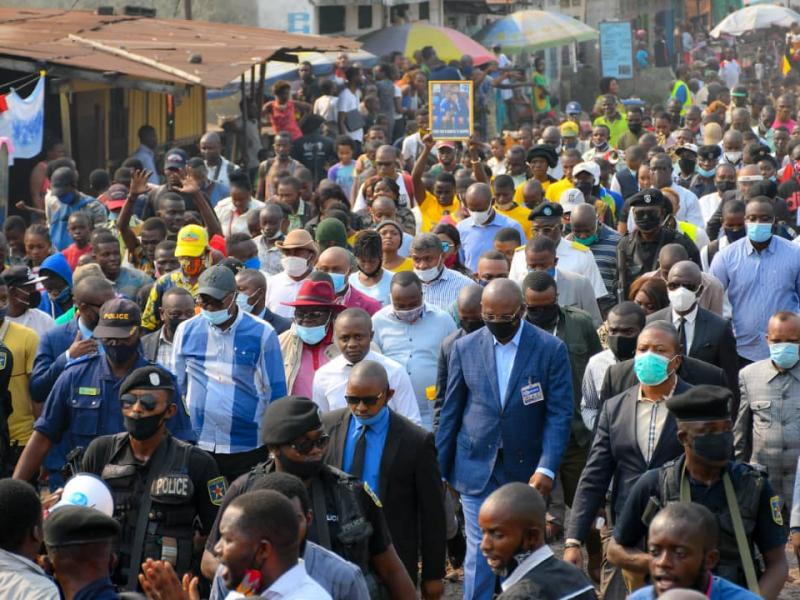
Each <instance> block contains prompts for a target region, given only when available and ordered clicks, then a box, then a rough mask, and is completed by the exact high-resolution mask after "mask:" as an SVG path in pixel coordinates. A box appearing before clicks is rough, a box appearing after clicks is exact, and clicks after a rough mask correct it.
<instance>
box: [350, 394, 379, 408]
mask: <svg viewBox="0 0 800 600" xmlns="http://www.w3.org/2000/svg"><path fill="white" fill-rule="evenodd" d="M381 396H383V394H378V395H377V396H345V397H344V399H345V400H346V401H347V403H348V404H352V405H353V406H356V405H358V404H361V403H362V402H363V403H364V404H365V405H366V406H375V404H377V402H378V400H380V399H381Z"/></svg>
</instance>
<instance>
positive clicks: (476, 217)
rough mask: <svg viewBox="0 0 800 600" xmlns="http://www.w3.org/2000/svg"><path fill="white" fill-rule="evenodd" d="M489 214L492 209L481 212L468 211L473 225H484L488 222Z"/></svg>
mask: <svg viewBox="0 0 800 600" xmlns="http://www.w3.org/2000/svg"><path fill="white" fill-rule="evenodd" d="M491 212H492V209H489V210H483V211H477V210H471V211H469V214H470V216H471V217H472V221H473V222H474V223H475V225H484V224H485V223H486V221H488V220H489V215H490V214H491Z"/></svg>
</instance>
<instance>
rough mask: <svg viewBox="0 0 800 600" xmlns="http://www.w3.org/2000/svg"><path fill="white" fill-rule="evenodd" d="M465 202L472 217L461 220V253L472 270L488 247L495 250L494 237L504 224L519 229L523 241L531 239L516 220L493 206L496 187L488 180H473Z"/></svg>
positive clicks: (459, 229)
mask: <svg viewBox="0 0 800 600" xmlns="http://www.w3.org/2000/svg"><path fill="white" fill-rule="evenodd" d="M464 203H465V204H466V205H467V208H468V209H469V214H470V216H469V217H468V218H466V219H464V220H463V221H460V222H459V223H458V226H457V229H458V233H459V234H461V255H462V258H463V261H464V264H465V265H467V267H468V268H469V269H470V270H471V271H475V270H476V269H477V268H478V259H479V258H480V257H481V255H482V254H483V253H484V252H486V251H487V250H494V236H495V235H497V232H498V231H500V230H501V229H503V228H504V227H511V228H512V229H516V230H517V231H518V232H519V236H520V239H521V240H522V244H525V242H526V240H527V238H526V237H525V232H524V231H523V230H522V226H521V225H520V224H519V223H517V222H516V221H515V220H513V219H510V218H508V217H506V216H505V215H501V214H499V213H498V212H497V211H496V210H495V209H494V207H493V206H492V188H491V187H489V185H488V184H486V183H473V184H472V185H471V186H469V187H468V188H467V193H466V195H465V197H464Z"/></svg>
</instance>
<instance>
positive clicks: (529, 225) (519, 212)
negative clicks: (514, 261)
mask: <svg viewBox="0 0 800 600" xmlns="http://www.w3.org/2000/svg"><path fill="white" fill-rule="evenodd" d="M494 208H495V210H496V211H497V212H498V213H499V214H501V215H504V216H506V217H508V218H509V219H514V220H515V221H516V222H517V223H519V225H520V227H522V231H524V232H525V237H526V239H531V238H532V237H533V222H531V221H530V220H528V216H529V215H530V214H531V209H530V208H526V207H525V206H524V205H522V204H518V203H515V205H514V208H512V209H511V210H500V207H499V206H497V205H496V204H495V207H494ZM524 241H525V240H523V242H524Z"/></svg>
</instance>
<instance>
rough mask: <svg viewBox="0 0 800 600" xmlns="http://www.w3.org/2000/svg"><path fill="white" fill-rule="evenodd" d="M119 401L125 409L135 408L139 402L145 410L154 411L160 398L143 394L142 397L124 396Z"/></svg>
mask: <svg viewBox="0 0 800 600" xmlns="http://www.w3.org/2000/svg"><path fill="white" fill-rule="evenodd" d="M119 401H120V402H121V403H122V407H123V408H133V407H134V406H136V403H137V402H138V403H139V404H141V405H142V408H143V409H145V410H153V409H154V408H155V407H156V404H158V398H156V397H155V396H153V395H152V394H142V395H141V396H134V395H133V394H123V395H122V396H120V398H119Z"/></svg>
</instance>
